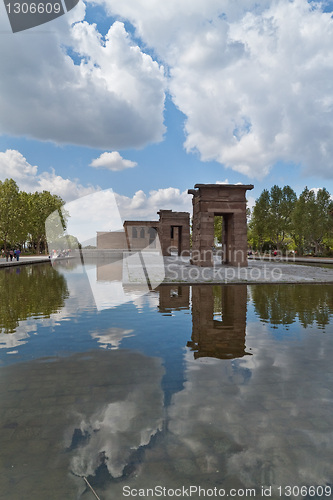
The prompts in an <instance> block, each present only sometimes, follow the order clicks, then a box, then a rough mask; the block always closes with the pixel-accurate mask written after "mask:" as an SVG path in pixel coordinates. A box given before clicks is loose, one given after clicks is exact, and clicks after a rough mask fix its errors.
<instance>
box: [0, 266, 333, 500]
mask: <svg viewBox="0 0 333 500" xmlns="http://www.w3.org/2000/svg"><path fill="white" fill-rule="evenodd" d="M111 291H112V293H111ZM0 294H1V306H0V331H1V333H0V348H1V349H0V443H1V446H0V492H1V494H0V498H4V499H8V500H16V499H17V500H21V499H24V500H30V499H34V500H45V499H47V500H51V499H54V500H60V499H66V500H67V499H81V498H82V499H87V500H89V499H93V498H95V497H94V495H93V493H92V492H91V491H90V490H89V488H88V487H87V484H86V483H85V481H84V479H83V477H86V478H88V480H89V482H90V484H91V485H92V486H93V488H94V489H95V491H96V493H97V495H98V496H99V498H100V499H101V500H103V499H117V500H118V499H121V498H126V497H128V498H134V495H135V493H137V494H138V495H140V497H141V498H160V497H162V498H171V496H172V493H174V494H175V495H177V493H179V492H180V490H179V489H180V488H184V491H185V493H184V491H182V492H181V496H182V497H186V492H188V493H192V498H203V491H204V490H202V494H201V496H200V497H199V493H198V492H195V489H192V490H189V488H190V486H192V487H193V488H194V487H197V488H199V487H201V488H203V489H205V491H206V493H207V495H208V494H209V493H211V492H214V491H216V492H218V491H220V493H223V491H224V492H225V495H227V494H230V492H232V493H233V492H234V491H235V492H236V496H235V498H241V497H243V498H244V497H245V496H246V490H247V489H255V497H256V498H264V497H263V496H262V494H261V488H262V487H264V488H266V490H265V491H266V493H267V495H266V497H267V496H268V493H269V496H270V498H290V496H288V495H287V494H286V493H289V490H286V489H285V487H286V486H287V487H288V486H297V487H299V488H300V487H301V486H306V487H310V486H314V487H316V488H317V487H318V486H323V488H325V486H326V488H327V489H326V490H325V489H324V490H323V493H322V490H321V489H318V488H317V489H316V490H303V491H305V492H308V493H309V492H310V494H308V495H307V496H306V495H303V498H328V497H329V493H330V485H331V484H332V482H333V481H332V478H333V432H332V429H333V362H332V359H333V286H332V285H320V286H319V285H303V284H302V285H251V286H246V285H226V286H211V285H202V286H199V285H195V286H193V287H189V286H181V287H178V286H160V287H159V288H158V289H157V290H154V291H151V292H149V293H148V294H145V295H142V294H140V291H139V290H138V289H137V290H136V289H134V288H132V289H128V287H127V288H126V287H122V285H121V283H117V282H116V281H113V282H112V283H111V278H108V276H107V273H106V274H105V273H104V274H103V273H102V274H101V273H100V269H99V266H96V265H94V264H90V265H88V266H86V269H85V270H83V269H82V266H80V265H77V264H75V262H69V263H68V264H65V265H63V266H59V267H57V268H52V267H51V266H50V265H48V264H47V265H34V266H31V267H29V266H24V267H17V268H7V269H2V270H0ZM125 296H126V302H125V303H122V302H124V301H125V300H124V297H125ZM157 487H162V488H163V487H165V488H166V490H170V491H169V493H170V495H169V496H164V497H163V496H161V495H159V492H162V493H163V490H159V489H156V488H157ZM148 488H149V489H148ZM214 488H217V489H216V490H214ZM267 488H268V489H267ZM279 488H280V489H279ZM147 489H148V490H147ZM154 489H155V490H154ZM313 492H314V493H315V494H312V493H313ZM153 493H155V495H153ZM294 493H297V489H296V490H295V489H294ZM128 494H131V495H132V496H127V495H128ZM166 494H167V492H166ZM248 496H249V494H248V495H247V497H248ZM295 496H297V495H295ZM206 497H207V496H206ZM213 498H218V497H217V496H215V497H214V496H213ZM252 498H253V493H252ZM299 498H301V497H299Z"/></svg>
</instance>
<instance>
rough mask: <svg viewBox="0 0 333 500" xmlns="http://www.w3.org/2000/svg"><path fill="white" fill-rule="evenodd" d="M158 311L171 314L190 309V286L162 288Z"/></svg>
mask: <svg viewBox="0 0 333 500" xmlns="http://www.w3.org/2000/svg"><path fill="white" fill-rule="evenodd" d="M158 292H159V294H160V297H159V306H158V310H159V312H160V313H170V312H171V311H180V310H182V309H189V308H190V287H189V286H165V285H163V286H160V287H159V288H158Z"/></svg>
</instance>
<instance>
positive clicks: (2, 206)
mask: <svg viewBox="0 0 333 500" xmlns="http://www.w3.org/2000/svg"><path fill="white" fill-rule="evenodd" d="M64 204H65V202H64V200H62V198H61V197H60V196H57V195H55V194H51V193H50V192H49V191H43V192H37V191H36V192H35V193H27V192H25V191H20V190H19V187H18V186H17V184H16V182H15V181H14V180H13V179H6V180H5V181H3V182H2V181H0V248H2V249H4V251H5V252H6V251H7V249H9V248H20V249H21V250H23V251H25V250H28V251H30V252H33V253H40V252H44V251H45V252H46V251H47V244H46V235H45V221H46V219H47V217H48V216H49V215H50V214H51V213H52V212H54V211H55V210H60V208H61V207H62V206H63V205H64Z"/></svg>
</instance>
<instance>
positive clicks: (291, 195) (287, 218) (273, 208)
mask: <svg viewBox="0 0 333 500" xmlns="http://www.w3.org/2000/svg"><path fill="white" fill-rule="evenodd" d="M296 200H297V196H296V193H295V191H294V190H293V189H292V188H291V187H290V186H284V187H283V188H280V187H279V186H277V185H274V186H273V187H272V188H271V191H270V208H269V222H268V228H269V237H270V239H271V240H272V241H273V243H274V244H275V246H276V248H277V249H278V250H281V248H282V246H283V245H284V243H285V240H286V238H287V236H288V235H289V234H290V232H291V229H292V213H293V210H294V208H295V203H296Z"/></svg>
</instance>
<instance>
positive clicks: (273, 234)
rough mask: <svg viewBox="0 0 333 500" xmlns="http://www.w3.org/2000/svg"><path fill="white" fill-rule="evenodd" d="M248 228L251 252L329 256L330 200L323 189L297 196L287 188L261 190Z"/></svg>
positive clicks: (331, 232) (331, 235) (332, 217)
mask: <svg viewBox="0 0 333 500" xmlns="http://www.w3.org/2000/svg"><path fill="white" fill-rule="evenodd" d="M248 226H249V233H248V240H249V245H250V247H251V248H253V249H254V250H259V251H270V250H275V249H276V250H277V251H280V252H282V253H285V252H287V251H288V250H295V251H297V253H298V254H299V255H304V254H309V253H311V254H314V255H328V254H330V253H333V249H332V247H333V201H332V198H331V195H330V193H329V192H328V191H327V189H326V188H322V189H318V190H312V189H308V188H307V187H305V188H304V190H303V191H302V193H301V194H300V195H299V196H298V197H297V195H296V193H295V191H294V190H293V189H292V188H291V187H290V186H284V187H283V188H281V187H279V186H277V185H275V186H273V187H272V188H271V189H270V190H267V189H264V191H263V192H262V193H261V195H260V196H259V198H258V199H257V200H256V202H255V205H254V207H253V209H252V212H251V216H250V221H249V225H248Z"/></svg>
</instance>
